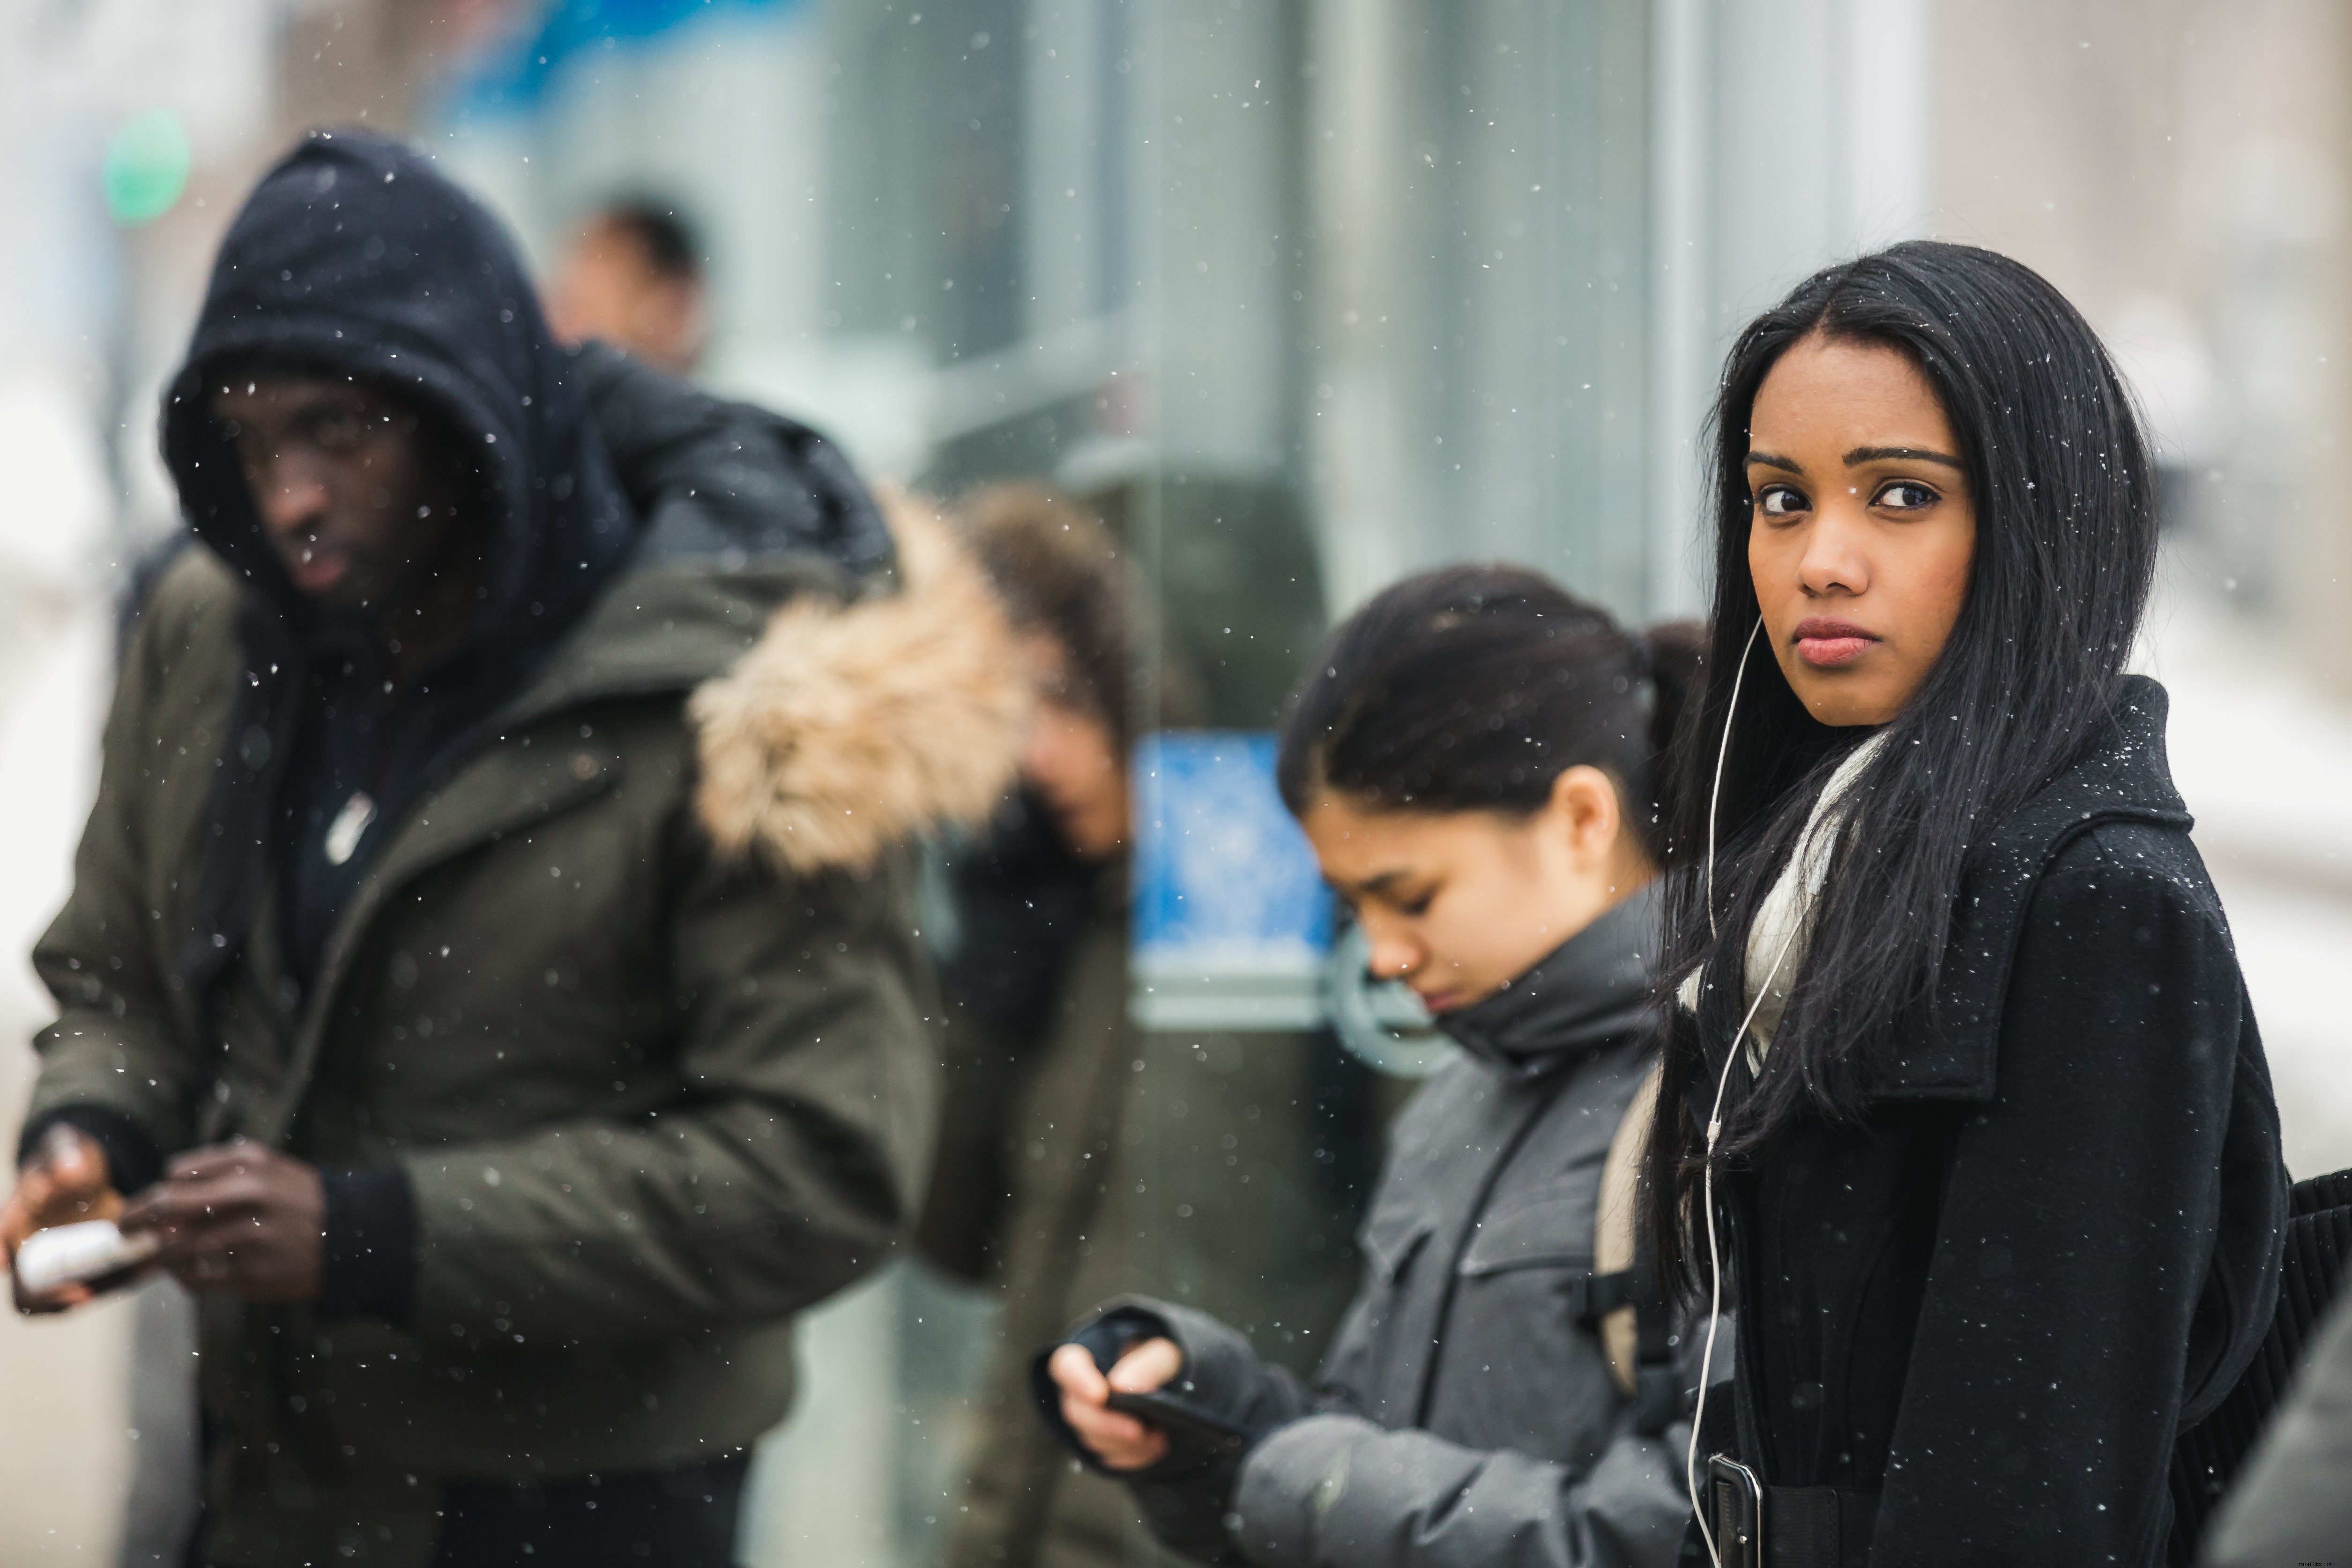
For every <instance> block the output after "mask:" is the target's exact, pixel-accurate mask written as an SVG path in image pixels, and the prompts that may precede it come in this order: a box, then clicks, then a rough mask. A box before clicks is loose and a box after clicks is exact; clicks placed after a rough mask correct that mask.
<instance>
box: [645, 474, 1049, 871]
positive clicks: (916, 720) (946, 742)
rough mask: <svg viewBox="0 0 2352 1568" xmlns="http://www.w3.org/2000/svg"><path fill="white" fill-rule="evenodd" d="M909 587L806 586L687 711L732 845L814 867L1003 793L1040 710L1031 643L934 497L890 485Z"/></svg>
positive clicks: (714, 816) (955, 817)
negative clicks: (1016, 632)
mask: <svg viewBox="0 0 2352 1568" xmlns="http://www.w3.org/2000/svg"><path fill="white" fill-rule="evenodd" d="M882 510H883V514H884V516H885V517H887V520H888V522H889V525H890V532H891V534H892V536H893V538H895V540H896V542H897V545H898V591H896V592H888V591H883V592H878V593H871V594H867V595H866V596H864V597H861V598H857V599H854V600H851V601H846V602H844V601H841V600H839V599H836V598H834V597H832V596H828V595H819V594H802V595H799V596H796V597H795V598H793V599H792V600H790V601H787V602H786V603H785V604H784V606H783V608H782V609H781V610H778V611H777V612H775V614H774V615H773V616H772V618H771V619H770V620H769V622H768V623H767V629H766V630H765V631H764V632H762V633H761V636H760V638H759V640H758V642H757V643H754V644H753V645H752V647H751V651H750V652H749V653H745V654H744V655H743V657H742V658H741V659H740V661H739V662H738V663H737V664H735V666H734V668H733V669H732V670H730V672H729V673H728V674H724V675H722V676H719V678H717V679H715V680H711V681H709V682H706V683H705V684H704V685H702V686H701V687H700V688H699V689H698V690H697V691H696V692H695V694H694V696H693V699H692V701H691V703H690V704H689V706H688V713H689V715H690V716H691V718H692V720H693V724H694V727H695V745H696V752H697V756H698V761H699V764H700V768H701V777H700V780H699V783H698V787H697V789H696V792H695V808H696V812H697V815H698V817H699V818H700V820H701V821H702V824H703V826H704V828H705V829H706V830H707V831H709V834H710V836H711V839H712V840H713V841H714V842H716V843H717V844H718V846H719V849H720V851H721V852H725V853H728V854H730V855H741V854H749V853H758V854H761V855H762V856H764V857H766V858H768V859H769V860H770V861H771V862H772V863H773V864H774V865H776V866H777V867H778V868H780V869H782V870H784V871H787V872H791V873H796V874H802V875H806V874H809V873H816V872H822V871H826V870H836V869H837V870H846V871H851V872H862V871H865V870H866V869H867V868H869V867H871V866H872V864H873V863H874V862H875V859H876V857H877V856H878V855H879V854H880V853H881V852H882V851H883V850H884V849H885V848H887V846H888V845H890V844H892V843H895V842H898V841H903V840H905V839H908V838H909V837H914V836H918V835H920V834H923V833H926V832H929V831H934V830H936V829H938V828H940V827H941V826H943V825H947V824H950V823H961V824H968V825H976V824H977V823H979V822H980V821H982V820H983V819H984V818H985V817H986V816H987V815H988V813H989V811H990V810H992V808H993V807H994V806H995V804H996V803H997V801H998V800H1001V799H1002V798H1003V794H1004V792H1005V790H1006V789H1008V788H1009V787H1010V785H1011V783H1012V780H1013V768H1014V765H1015V763H1016V762H1017V760H1018V758H1019V756H1020V747H1021V736H1022V729H1023V727H1024V723H1025V721H1026V718H1027V714H1028V693H1027V688H1026V684H1025V683H1024V681H1023V679H1022V678H1021V664H1020V654H1019V648H1018V646H1017V644H1016V643H1015V641H1014V637H1013V632H1012V629H1011V627H1010V625H1009V623H1008V622H1007V621H1006V619H1005V616H1004V613H1003V610H1002V609H1001V607H1000V606H999V604H998V601H997V599H996V597H995V595H994V594H993V593H992V591H990V589H989V586H988V583H987V580H986V579H985V577H984V576H983V575H982V572H981V570H980V569H979V567H978V565H977V563H975V562H974V561H973V560H972V559H971V557H970V555H969V554H968V553H967V552H966V551H965V550H964V549H963V548H962V547H961V545H960V544H959V543H958V542H957V541H956V539H955V538H954V537H953V535H952V534H951V533H950V530H949V527H948V525H947V524H946V522H945V521H944V519H942V518H941V517H940V515H939V513H938V512H937V510H936V509H935V508H934V507H931V506H929V504H928V503H926V502H924V501H921V500H919V499H918V498H916V497H907V496H886V497H882Z"/></svg>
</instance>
